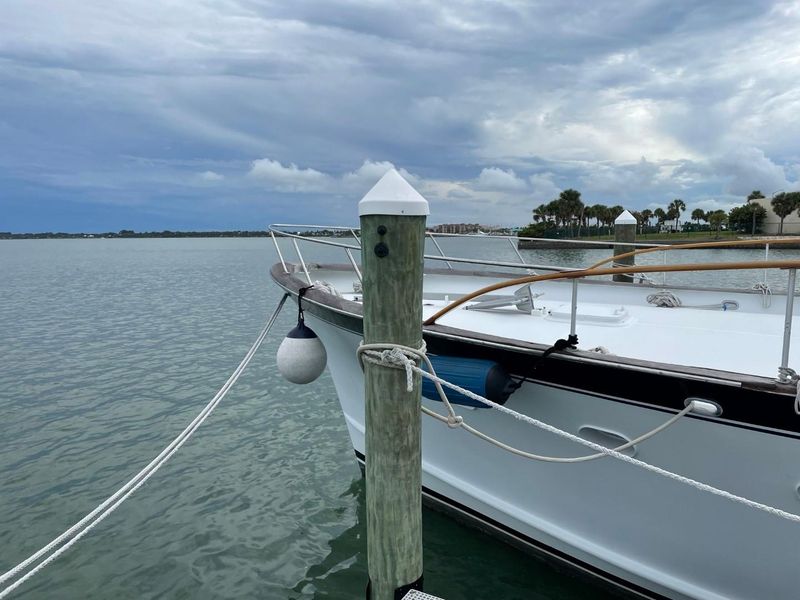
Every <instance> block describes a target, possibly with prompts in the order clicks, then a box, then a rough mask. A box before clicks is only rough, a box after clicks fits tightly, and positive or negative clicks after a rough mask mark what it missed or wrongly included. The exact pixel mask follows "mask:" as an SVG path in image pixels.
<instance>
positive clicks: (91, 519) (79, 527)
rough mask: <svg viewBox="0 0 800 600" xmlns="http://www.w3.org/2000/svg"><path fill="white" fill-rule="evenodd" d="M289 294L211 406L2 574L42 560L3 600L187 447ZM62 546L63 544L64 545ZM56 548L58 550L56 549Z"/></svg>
mask: <svg viewBox="0 0 800 600" xmlns="http://www.w3.org/2000/svg"><path fill="white" fill-rule="evenodd" d="M288 296H289V295H288V294H284V295H283V297H282V298H281V300H280V302H279V303H278V306H277V307H276V308H275V311H274V312H273V313H272V316H271V317H270V318H269V320H268V321H267V323H266V325H264V328H263V329H262V330H261V333H260V334H259V335H258V337H257V338H256V341H255V342H254V343H253V345H252V346H251V347H250V350H248V352H247V354H246V355H245V357H244V358H243V359H242V362H240V363H239V366H238V367H236V369H235V370H234V371H233V373H232V374H231V376H230V377H229V378H228V380H227V381H226V382H225V384H224V385H223V386H222V387H221V388H220V390H219V391H218V392H217V393H216V395H215V396H214V397H213V398H212V399H211V401H209V403H208V404H206V405H205V407H203V410H201V411H200V413H199V414H198V415H197V416H196V417H195V418H194V420H192V422H191V423H189V425H188V426H187V427H186V428H185V429H184V430H183V431H182V432H181V433H180V434H179V435H178V436H177V437H176V438H175V439H174V440H172V441H171V442H170V443H169V444H168V445H167V447H166V448H164V449H163V450H162V451H161V452H160V453H159V455H158V456H156V457H155V458H154V459H153V460H152V461H151V462H150V463H149V464H148V465H147V466H146V467H144V468H143V469H142V470H141V471H139V472H138V473H137V474H136V475H134V476H133V477H132V478H131V479H130V480H128V482H127V483H125V484H124V485H123V486H122V487H120V488H119V489H118V490H117V491H116V492H114V493H113V494H112V495H111V496H109V497H108V498H107V499H106V500H104V501H103V502H102V503H101V504H99V505H98V506H97V507H96V508H95V509H94V510H92V512H90V513H89V514H88V515H86V516H85V517H83V518H82V519H81V520H80V521H78V522H77V523H75V524H74V525H73V526H72V527H70V528H69V529H67V530H66V531H65V532H64V533H62V534H61V535H59V536H58V537H57V538H55V539H54V540H53V541H51V542H50V543H49V544H47V545H45V546H43V547H42V548H40V549H39V550H37V551H36V552H35V553H34V554H32V555H31V556H29V557H28V558H26V559H25V560H23V561H22V562H21V563H19V564H18V565H17V566H15V567H13V568H12V569H10V570H8V571H6V572H5V573H4V574H3V575H0V584H2V583H5V582H6V581H8V580H10V579H13V578H15V577H17V576H19V575H20V574H21V573H22V572H23V571H24V570H25V569H26V568H27V567H29V566H30V565H31V564H33V563H34V562H36V561H37V560H39V559H42V558H43V557H45V556H46V558H44V560H42V561H41V562H40V563H38V564H37V565H36V566H35V567H33V568H32V569H30V570H29V571H27V572H26V573H25V574H24V575H22V576H21V577H19V579H17V580H16V581H14V582H13V583H12V584H11V585H9V586H8V587H6V588H5V589H3V590H0V598H5V597H6V596H8V595H9V594H10V593H11V592H13V591H14V590H15V589H17V588H18V587H19V586H20V585H22V584H23V583H24V582H25V581H27V580H28V579H30V578H31V577H33V576H34V575H35V574H36V573H38V572H39V571H41V570H42V569H44V568H45V567H46V566H47V565H49V564H50V563H51V562H53V561H54V560H55V559H56V558H58V557H59V556H61V555H62V554H63V553H64V552H66V551H67V550H68V549H69V548H70V547H72V546H73V545H74V544H75V543H76V542H77V541H78V540H79V539H81V538H82V537H83V536H84V535H86V534H87V533H88V532H89V531H90V530H91V529H92V528H94V527H95V526H96V525H97V524H98V523H100V522H101V521H102V520H103V519H105V518H106V517H107V516H108V515H110V514H111V513H112V512H114V511H115V510H116V509H117V507H119V505H120V504H122V503H123V502H124V501H125V500H127V499H128V498H129V497H130V496H131V494H133V493H134V492H135V491H136V490H138V489H139V488H140V487H141V486H142V485H144V483H145V482H146V481H147V480H148V479H150V477H152V476H153V475H154V474H155V473H156V472H157V471H158V470H159V469H160V468H161V467H162V466H163V465H164V464H165V463H166V462H167V461H168V460H169V459H170V458H171V457H172V455H173V454H175V453H176V452H177V451H178V450H179V449H180V447H181V446H183V444H185V443H186V442H187V441H188V439H189V438H190V437H191V436H192V434H193V433H194V432H195V431H197V429H198V428H199V427H200V425H202V424H203V422H204V421H205V420H206V419H207V418H208V416H209V415H210V414H211V413H212V412H213V411H214V409H215V408H216V407H217V406H218V405H219V403H220V402H221V401H222V400H223V398H225V396H226V395H227V393H228V391H229V390H230V389H231V387H233V385H234V384H235V383H236V381H237V380H238V379H239V377H240V376H241V374H242V373H243V372H244V370H245V369H246V368H247V365H249V364H250V361H251V360H252V359H253V356H255V353H256V352H257V351H258V349H259V347H260V346H261V343H262V342H263V341H264V339H265V338H266V337H267V334H268V333H269V331H270V329H271V328H272V325H273V324H274V323H275V319H276V318H277V317H278V313H279V312H280V310H281V308H282V307H283V304H284V303H285V302H286V298H287V297H288ZM62 544H63V545H62ZM54 549H55V550H54Z"/></svg>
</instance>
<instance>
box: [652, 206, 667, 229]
mask: <svg viewBox="0 0 800 600" xmlns="http://www.w3.org/2000/svg"><path fill="white" fill-rule="evenodd" d="M653 216H654V217H655V218H656V219H657V220H658V224H659V225H661V224H662V223H663V222H664V219H666V218H667V213H665V212H664V209H663V208H661V207H660V206H659V207H658V208H657V209H655V210H654V211H653Z"/></svg>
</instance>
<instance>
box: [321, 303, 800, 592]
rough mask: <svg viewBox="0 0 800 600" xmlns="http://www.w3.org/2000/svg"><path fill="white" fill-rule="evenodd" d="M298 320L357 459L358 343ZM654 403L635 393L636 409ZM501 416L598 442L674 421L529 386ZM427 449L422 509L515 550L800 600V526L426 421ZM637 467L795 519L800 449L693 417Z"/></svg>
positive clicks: (637, 576) (529, 434)
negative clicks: (437, 506)
mask: <svg viewBox="0 0 800 600" xmlns="http://www.w3.org/2000/svg"><path fill="white" fill-rule="evenodd" d="M321 316H322V317H324V314H321ZM306 320H307V322H308V323H309V325H310V326H311V327H312V328H313V329H314V330H315V331H316V332H317V334H318V335H319V336H320V338H321V339H322V341H323V343H324V344H325V347H326V349H327V352H328V357H329V360H328V366H329V368H330V371H331V374H332V376H333V380H334V384H335V386H336V391H337V393H338V397H339V400H340V402H341V406H342V410H343V413H344V416H345V420H346V423H347V428H348V431H349V434H350V438H351V440H352V443H353V448H354V449H355V451H356V452H357V453H358V454H359V455H361V456H363V455H364V453H365V448H364V403H363V398H364V393H363V378H362V373H361V371H360V369H359V367H358V364H357V362H356V359H355V355H356V348H357V346H358V344H359V342H360V339H361V338H360V335H358V334H356V333H354V332H351V331H348V330H347V329H344V328H342V327H340V326H337V325H334V324H332V321H334V319H331V322H329V321H328V320H327V319H324V318H320V315H312V314H308V313H307V316H306ZM658 393H659V391H658V390H657V389H654V390H642V391H641V396H642V401H643V402H647V395H648V394H658ZM423 403H424V404H426V405H427V406H428V407H430V408H432V409H435V410H438V411H439V412H442V405H441V403H439V402H433V401H430V400H426V399H424V398H423ZM506 406H508V407H509V408H512V409H514V410H516V411H518V412H521V413H524V414H528V415H530V416H533V417H535V418H537V419H540V420H542V421H545V422H547V423H550V424H552V425H555V426H556V427H559V428H561V429H564V430H566V431H569V432H572V433H575V434H581V435H591V430H595V431H606V432H611V433H613V434H616V435H618V436H620V437H621V438H624V439H626V440H630V439H632V438H635V437H637V436H639V435H640V434H641V433H644V432H646V431H648V430H650V429H652V428H654V427H656V426H657V425H659V424H661V423H663V422H664V421H666V420H667V419H668V418H669V417H670V416H671V415H672V414H674V411H673V412H672V413H671V412H669V411H664V410H660V409H658V408H653V407H648V406H645V405H644V404H641V405H637V404H636V403H631V402H620V401H616V400H614V399H611V398H607V397H599V396H595V395H589V394H586V393H579V392H576V391H571V390H569V389H567V388H565V387H556V386H553V385H540V384H534V383H525V384H524V385H523V387H522V388H520V389H519V390H518V391H517V392H515V393H514V394H513V395H512V397H511V398H510V400H509V401H508V403H507V404H506ZM457 412H459V413H460V414H461V415H463V416H464V418H465V420H466V421H467V422H469V423H470V424H471V425H473V426H474V427H477V428H478V429H480V430H482V431H484V432H485V433H488V434H490V435H493V436H495V437H497V438H499V439H501V440H502V441H504V442H506V443H509V444H511V445H513V446H516V447H518V448H521V449H524V450H529V451H532V452H536V453H540V454H547V455H553V456H578V455H582V454H585V453H586V452H585V450H586V449H585V448H583V447H579V446H577V445H575V444H572V443H570V442H568V441H565V440H563V439H561V438H558V437H555V436H553V435H551V434H549V433H546V432H542V431H540V430H538V429H535V428H532V427H530V426H529V425H525V424H523V423H521V422H519V421H516V420H515V419H513V418H511V417H508V416H506V415H503V414H500V413H498V412H497V411H492V410H488V409H469V408H464V407H457ZM798 418H800V417H798ZM587 428H589V429H587ZM587 432H588V433H587ZM422 444H423V486H424V488H425V489H426V492H427V493H428V495H430V496H434V497H436V498H437V499H438V500H439V501H445V502H446V503H447V504H449V505H451V507H454V508H455V509H456V510H461V511H463V512H464V514H468V515H470V516H472V517H478V518H480V519H481V520H483V521H484V522H486V523H488V524H489V525H490V526H494V527H497V528H498V529H501V530H503V531H504V532H505V533H511V534H512V535H514V537H516V538H517V539H518V540H519V541H523V542H526V543H530V544H531V545H535V546H537V547H539V548H542V547H545V548H548V549H550V550H549V551H551V552H552V553H553V554H556V555H560V556H563V555H566V556H568V557H571V559H572V562H573V563H575V564H577V565H578V566H582V567H583V568H586V569H587V570H590V571H592V572H593V573H594V574H596V575H600V576H603V574H605V575H606V576H607V578H608V579H610V580H611V581H614V582H616V583H621V582H630V583H631V584H633V585H632V586H631V587H632V589H634V590H636V589H637V588H640V590H639V591H646V592H650V593H652V595H656V596H657V595H661V596H666V597H669V598H707V599H712V598H713V599H723V598H739V599H767V598H769V599H775V600H779V599H786V600H789V599H796V598H797V597H798V596H800V569H798V564H800V527H799V526H798V525H796V524H793V523H788V522H786V521H784V520H782V519H779V518H777V517H774V516H771V515H768V514H765V513H763V512H759V511H756V510H753V509H751V508H748V507H745V506H742V505H739V504H735V503H732V502H730V501H729V500H726V499H723V498H720V497H717V496H713V495H710V494H708V493H705V492H702V491H698V490H696V489H694V488H691V487H688V486H686V485H684V484H682V483H678V482H675V481H671V480H668V479H665V478H663V477H659V476H658V475H655V474H652V473H649V472H646V471H643V470H642V469H639V468H637V467H635V466H632V465H629V464H625V463H622V462H620V461H617V460H614V459H610V458H603V459H600V460H596V461H591V462H586V463H580V464H552V463H542V462H536V461H532V460H529V459H525V458H520V457H518V456H515V455H512V454H509V453H508V452H505V451H503V450H500V449H498V448H496V447H494V446H491V445H489V444H487V443H485V442H483V441H481V440H479V439H477V438H475V437H473V436H471V435H469V434H467V433H465V432H463V431H459V430H450V429H448V428H447V427H446V426H444V425H443V424H441V423H439V422H436V421H434V420H432V419H430V418H427V417H424V416H423V434H422ZM636 457H637V458H640V459H641V460H644V461H646V462H648V463H651V464H654V465H657V466H660V467H664V468H666V469H668V470H671V471H673V472H676V473H679V474H682V475H686V476H688V477H691V478H693V479H696V480H700V481H703V482H706V483H709V484H711V485H714V486H716V487H718V488H721V489H724V490H727V491H730V492H732V493H735V494H737V495H741V496H744V497H747V498H750V499H753V500H756V501H758V502H762V503H764V504H768V505H771V506H775V507H777V508H781V509H783V510H786V511H789V512H794V513H797V512H800V497H799V496H798V489H797V488H798V483H799V482H800V466H799V465H800V460H798V459H800V452H799V451H798V442H797V439H796V438H793V437H789V436H785V435H779V434H775V433H770V432H768V431H764V430H757V429H755V428H754V429H747V428H742V427H734V426H730V425H724V424H720V423H718V422H715V421H713V420H708V419H699V418H692V417H689V418H684V419H681V420H680V421H679V422H677V423H676V424H675V425H673V426H672V427H670V428H669V429H667V430H666V431H664V432H662V433H660V434H659V435H657V436H655V437H654V438H652V439H650V440H648V441H646V442H644V443H642V444H640V445H639V446H637V447H636Z"/></svg>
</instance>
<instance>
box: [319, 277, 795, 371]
mask: <svg viewBox="0 0 800 600" xmlns="http://www.w3.org/2000/svg"><path fill="white" fill-rule="evenodd" d="M312 278H315V279H319V280H324V281H327V282H329V283H332V284H333V285H334V286H335V287H336V289H337V291H338V292H339V293H341V295H342V296H343V298H345V299H347V300H353V301H356V302H359V301H360V300H361V295H360V293H358V292H353V291H351V290H353V289H354V286H353V283H354V276H353V274H352V272H350V273H347V272H342V271H338V270H337V271H334V270H329V271H328V270H322V271H318V272H314V273H313V274H312ZM495 281H502V278H498V277H495V276H480V275H477V274H474V273H472V274H441V273H431V274H426V276H425V285H424V306H423V316H424V318H428V317H430V316H431V315H433V314H434V313H435V312H437V311H438V310H439V309H441V308H442V307H443V306H445V305H446V304H448V303H449V302H451V301H453V300H455V299H456V298H458V297H460V296H462V295H464V294H466V293H468V292H471V291H474V290H476V289H478V288H481V287H483V286H485V285H487V284H490V283H494V282H495ZM356 287H357V286H356ZM516 289H519V288H509V289H507V290H503V291H502V292H498V293H495V294H491V295H488V296H484V297H481V298H480V299H479V300H486V299H502V298H508V299H511V298H512V297H513V295H514V292H515V291H516ZM663 290H666V291H671V292H672V293H674V294H675V295H676V296H677V297H678V298H679V299H680V300H681V302H682V304H683V306H681V307H679V308H665V307H658V306H654V305H653V304H651V303H648V300H647V298H648V296H649V295H651V294H654V293H657V292H659V291H663ZM532 291H533V292H534V293H537V294H541V296H540V297H538V298H536V299H534V309H533V311H531V313H530V314H529V313H527V312H523V311H520V310H518V309H517V308H515V307H513V306H507V307H501V308H495V309H491V310H470V309H466V308H465V307H459V308H456V309H455V310H453V311H452V312H450V313H448V314H447V315H445V316H443V317H441V318H440V319H439V320H438V321H437V323H438V324H440V325H446V326H449V327H455V328H458V329H463V330H466V331H473V332H478V333H483V334H487V335H491V336H493V337H499V338H507V339H511V340H520V341H526V342H534V343H539V344H544V345H546V346H549V345H551V344H552V343H553V342H555V341H556V340H557V339H559V338H565V337H566V336H567V335H568V334H569V331H570V313H571V293H572V283H571V282H570V281H545V282H540V283H536V284H534V286H533V288H532ZM723 301H734V302H735V303H737V304H738V307H737V308H729V309H728V310H723V308H722V302H723ZM785 301H786V296H785V295H783V294H775V295H773V296H771V297H769V301H768V304H769V305H768V306H765V304H767V303H766V302H765V301H764V297H763V296H762V295H761V294H759V293H754V292H752V291H749V290H723V289H716V288H709V289H682V288H676V287H667V288H662V287H660V286H652V285H637V284H614V283H611V282H607V281H585V280H584V281H581V282H580V284H579V293H578V303H577V305H578V308H577V319H576V333H577V335H578V338H579V344H578V348H579V349H581V350H589V349H593V348H597V347H603V348H604V349H606V350H607V351H608V352H609V353H610V354H612V355H616V356H620V357H627V358H634V359H640V360H647V361H652V362H658V363H665V364H672V365H685V366H693V367H705V368H709V369H718V370H722V371H729V372H735V373H743V374H748V375H758V376H763V377H769V378H774V377H776V375H777V373H778V365H779V364H780V359H781V350H782V342H783V330H784V311H785ZM474 304H475V302H470V303H467V304H466V305H465V306H466V307H469V306H472V305H474ZM709 305H716V308H694V306H709ZM729 306H730V305H729ZM798 335H800V334H798V332H793V335H792V342H793V346H794V351H792V352H790V360H789V365H790V366H792V365H799V364H800V349H798V348H797V346H798V342H800V340H798V339H795V338H798Z"/></svg>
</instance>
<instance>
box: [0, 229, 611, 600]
mask: <svg viewBox="0 0 800 600" xmlns="http://www.w3.org/2000/svg"><path fill="white" fill-rule="evenodd" d="M456 243H457V242H456ZM287 249H288V248H287ZM317 252H318V254H316V255H315V254H314V252H313V251H312V252H310V253H309V256H308V257H307V258H309V259H311V260H323V259H327V260H328V261H329V262H330V261H331V260H336V261H338V262H344V260H345V257H344V255H343V254H342V253H341V251H333V250H330V249H327V250H325V249H324V250H319V251H317ZM572 252H574V251H572ZM509 253H510V254H509ZM606 253H607V251H598V252H592V253H587V254H581V255H579V256H574V257H572V258H575V259H576V260H578V262H580V261H582V260H585V259H587V257H589V258H590V257H593V256H595V255H597V256H601V255H605V254H606ZM540 254H541V253H540ZM556 254H557V253H556ZM513 256H514V255H513V251H512V250H511V248H510V247H506V248H505V249H504V250H502V251H498V252H497V258H500V259H504V260H510V259H511V258H512V257H513ZM531 258H532V259H533V258H539V259H541V260H547V261H548V262H552V261H553V260H555V259H557V258H559V257H558V256H554V254H553V253H551V254H549V255H547V254H546V253H545V254H544V255H542V256H535V257H531ZM561 258H568V257H566V256H563V257H561ZM273 262H275V257H274V254H273V250H272V246H271V244H270V242H269V240H266V239H180V240H178V239H169V240H102V239H95V240H42V241H38V240H37V241H3V242H0V334H1V335H0V411H1V414H2V418H0V440H2V444H1V445H0V572H3V571H5V570H7V569H8V568H10V567H11V566H13V565H15V564H16V563H18V562H19V561H21V560H22V559H24V558H25V557H27V556H28V555H29V554H31V553H32V552H34V551H35V550H37V549H38V548H39V547H41V546H42V545H44V544H45V543H47V542H48V541H50V540H51V539H52V538H54V537H55V536H56V535H58V534H59V533H61V532H62V531H64V530H65V529H66V528H67V527H69V526H70V525H71V524H73V523H74V522H75V521H77V520H78V519H80V518H81V517H82V516H83V515H84V514H86V513H87V512H89V511H90V510H91V509H92V508H94V507H95V506H96V505H97V504H98V503H99V502H101V501H102V500H103V499H105V498H106V497H107V496H108V495H110V494H111V493H112V492H113V491H115V490H116V489H117V487H119V486H120V485H121V484H122V483H124V482H125V481H126V480H127V479H128V478H129V477H130V476H132V475H133V474H134V473H136V472H137V471H138V470H139V469H140V468H141V467H143V466H144V465H145V464H147V463H148V462H149V461H150V460H151V459H152V458H153V457H154V456H155V455H156V454H157V453H158V452H159V451H160V450H161V449H162V448H163V447H164V446H165V445H166V444H167V443H168V442H169V441H170V440H171V439H172V438H173V437H174V436H175V435H176V434H177V433H179V432H180V431H181V430H182V429H183V427H185V425H186V424H188V422H189V421H190V420H191V419H192V418H193V417H194V416H195V414H196V413H197V412H198V411H199V410H200V408H202V406H203V405H205V403H206V402H208V400H210V399H211V397H212V396H213V395H214V394H215V393H216V391H217V390H218V389H219V387H220V386H221V385H222V384H223V383H224V381H225V380H226V379H227V377H228V376H229V374H230V373H231V371H232V370H233V369H234V368H235V367H236V365H237V364H238V363H239V361H240V360H241V358H242V357H243V356H244V354H245V352H246V351H247V349H248V348H249V346H250V344H251V343H252V342H253V340H254V339H255V337H256V335H257V334H258V331H259V329H260V327H261V326H262V324H263V322H264V320H265V319H266V317H267V316H268V315H269V313H270V312H271V311H272V310H273V308H274V306H275V305H276V303H277V300H278V298H279V294H278V292H277V290H276V289H275V287H274V286H273V285H272V284H271V283H270V281H269V276H268V269H269V266H270V265H271V264H272V263H273ZM292 318H293V311H291V310H285V311H284V312H283V314H282V315H281V316H280V318H279V320H278V323H277V325H276V327H275V329H274V330H273V335H272V336H271V337H270V338H268V339H267V341H266V342H265V344H264V346H263V347H262V349H261V351H260V352H259V353H258V355H257V356H256V358H255V359H254V360H253V362H252V363H251V365H250V367H249V368H248V370H247V371H246V372H245V374H244V375H243V376H242V378H241V379H240V380H239V382H238V384H237V385H236V386H235V387H234V388H233V390H232V391H231V392H230V393H229V394H228V396H227V398H226V399H225V401H224V402H223V403H222V404H221V405H220V406H219V408H218V409H217V411H216V412H215V413H214V414H213V415H212V417H211V418H210V419H209V420H208V421H206V423H205V424H204V425H203V426H202V427H201V429H200V430H199V431H198V432H197V433H196V434H195V436H194V437H193V438H192V440H191V441H190V442H189V443H187V444H186V445H185V446H184V447H183V448H182V449H181V450H180V451H179V452H178V453H177V454H176V455H175V456H174V457H173V459H172V460H171V461H170V462H169V463H168V464H167V465H166V466H165V467H164V468H162V469H161V471H159V473H158V474H157V475H156V476H155V477H153V478H152V479H151V480H150V481H149V482H148V483H147V484H146V485H145V486H144V487H142V488H141V489H140V490H139V491H138V492H137V493H136V494H134V495H133V496H132V497H131V498H130V499H129V500H128V501H127V502H125V503H124V504H123V505H122V506H121V507H120V508H119V509H118V510H117V511H116V512H115V513H114V514H113V515H112V516H110V517H109V518H108V519H106V520H105V521H104V522H103V523H101V524H100V525H99V526H98V527H97V528H96V529H95V530H94V531H92V532H91V533H90V534H89V535H88V536H86V537H85V538H84V539H82V540H81V541H80V542H79V543H78V544H77V545H76V546H75V547H74V548H73V549H72V550H71V551H69V552H68V553H67V554H66V555H65V556H63V557H62V558H60V559H58V560H57V561H56V562H55V563H53V564H52V565H51V566H50V567H48V568H47V569H46V570H44V571H43V572H42V573H41V574H39V575H38V576H36V577H35V578H34V579H33V580H32V581H31V582H29V583H27V584H25V586H24V587H22V588H21V589H20V590H19V593H18V594H17V596H18V597H24V598H67V599H71V598H75V599H78V598H81V599H82V598H115V599H124V598H276V599H280V598H293V599H301V598H342V599H346V598H363V597H364V588H365V585H366V580H367V571H366V560H365V542H366V540H365V527H366V526H365V520H364V513H363V505H364V484H363V480H362V477H361V473H360V471H359V469H358V467H357V465H356V462H355V459H354V457H353V453H352V450H351V447H350V442H349V439H348V437H347V433H346V429H345V425H344V422H343V417H342V415H341V412H340V410H339V407H338V404H337V400H336V397H335V393H334V389H333V385H332V382H331V379H330V377H329V376H328V375H327V373H326V374H324V375H323V376H322V377H321V378H320V379H319V380H318V381H317V382H315V383H314V384H311V385H309V386H304V387H296V386H292V385H290V384H287V383H285V382H284V381H283V380H282V379H281V378H280V377H279V376H278V375H277V374H276V370H275V358H274V357H275V351H276V349H277V345H278V343H279V342H280V339H281V337H282V335H283V334H284V333H285V332H286V331H287V330H288V329H289V328H290V327H291V325H292ZM424 524H425V530H424V536H425V578H426V591H428V592H429V593H432V594H437V595H439V596H442V597H444V598H446V599H447V600H458V599H464V600H466V599H468V598H469V599H481V598H508V599H529V598H530V599H533V598H604V597H608V594H606V593H605V592H603V591H602V590H600V589H599V588H597V587H595V586H594V585H593V584H590V583H586V582H583V581H579V580H578V579H576V578H575V576H574V575H573V574H571V573H569V572H563V571H562V572H558V571H556V570H554V569H553V568H552V567H550V566H548V565H546V564H544V563H542V562H540V561H538V560H536V559H533V558H531V557H530V556H528V555H526V554H524V553H522V552H520V551H518V550H515V549H513V548H511V547H509V546H507V545H505V544H503V543H501V542H498V541H496V540H493V539H492V538H490V537H488V536H486V535H484V534H482V533H480V532H477V531H476V530H473V529H471V528H468V527H465V526H463V525H461V524H458V523H456V522H455V521H453V520H451V519H449V518H447V517H444V516H442V515H440V514H438V513H435V512H432V511H427V510H426V512H425V515H424Z"/></svg>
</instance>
